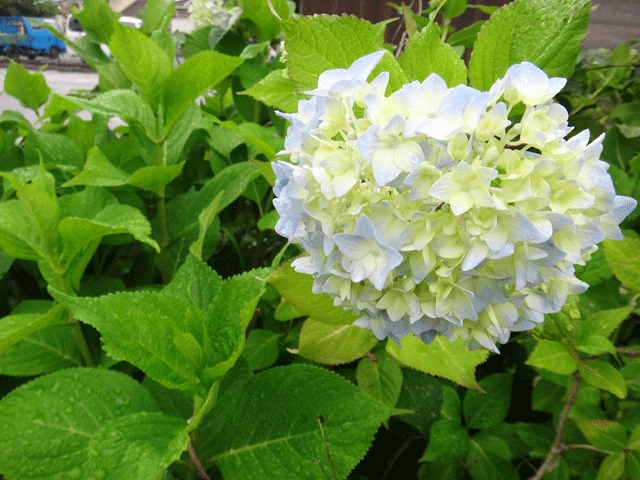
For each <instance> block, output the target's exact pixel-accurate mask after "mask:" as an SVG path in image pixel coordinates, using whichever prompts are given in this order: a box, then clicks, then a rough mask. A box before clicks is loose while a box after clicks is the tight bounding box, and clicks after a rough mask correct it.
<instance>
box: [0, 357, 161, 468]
mask: <svg viewBox="0 0 640 480" xmlns="http://www.w3.org/2000/svg"><path fill="white" fill-rule="evenodd" d="M156 410H157V408H156V406H155V403H154V401H153V399H152V398H151V396H150V395H149V393H148V392H147V391H146V389H145V388H144V387H142V386H141V385H140V384H139V383H138V382H136V381H135V380H133V379H132V378H131V377H128V376H127V375H124V374H122V373H119V372H114V371H110V370H95V369H67V370H61V371H59V372H55V373H52V374H49V375H45V376H43V377H39V378H36V379H35V380H32V381H31V382H29V383H27V384H25V385H22V386H20V387H18V388H16V389H15V390H13V391H12V392H11V393H9V394H8V395H6V396H5V397H4V398H3V399H2V400H0V418H2V422H0V473H2V474H3V475H4V476H5V477H6V478H7V480H18V479H20V480H40V479H42V480H49V479H51V478H66V479H81V478H90V477H91V476H92V474H95V472H92V471H91V469H90V465H89V462H90V455H89V452H90V443H91V440H92V437H93V435H94V434H95V433H96V432H97V431H98V430H99V429H100V427H102V426H104V425H105V424H106V423H108V422H109V421H110V420H112V419H114V418H119V417H123V416H125V415H128V414H132V413H136V412H142V411H148V412H153V411H156ZM131 480H133V479H131Z"/></svg>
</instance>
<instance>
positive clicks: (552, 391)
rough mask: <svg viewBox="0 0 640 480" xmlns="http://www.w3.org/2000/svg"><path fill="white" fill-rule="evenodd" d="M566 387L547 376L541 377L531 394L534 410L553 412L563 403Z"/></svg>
mask: <svg viewBox="0 0 640 480" xmlns="http://www.w3.org/2000/svg"><path fill="white" fill-rule="evenodd" d="M565 390H566V388H565V387H564V386H560V385H557V384H556V383H553V382H552V381H550V380H547V379H546V378H539V379H538V380H537V381H536V382H535V383H534V385H533V394H532V396H531V407H532V408H533V410H539V411H541V412H548V413H553V411H554V410H555V409H556V408H557V407H558V405H560V404H561V403H562V398H563V396H564V392H565Z"/></svg>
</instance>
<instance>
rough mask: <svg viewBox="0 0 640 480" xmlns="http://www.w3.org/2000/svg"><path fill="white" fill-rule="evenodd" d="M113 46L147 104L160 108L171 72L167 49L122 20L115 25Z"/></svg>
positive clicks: (113, 51) (111, 47) (110, 43)
mask: <svg viewBox="0 0 640 480" xmlns="http://www.w3.org/2000/svg"><path fill="white" fill-rule="evenodd" d="M109 49H110V50H111V54H112V55H113V56H114V57H115V59H116V60H117V61H118V63H119V64H120V67H121V68H122V71H123V72H124V73H125V75H126V76H127V78H129V80H131V82H133V84H134V85H135V86H136V88H137V89H138V92H139V93H140V95H141V96H142V99H143V100H144V101H145V103H147V104H148V105H149V106H150V107H152V108H154V109H155V108H157V106H158V100H159V99H160V98H161V96H162V93H163V91H164V84H165V80H166V79H167V77H168V76H169V74H170V73H171V62H170V60H169V57H168V56H167V54H166V53H165V51H164V50H162V48H161V47H160V46H159V45H158V44H157V43H156V42H154V41H153V40H151V39H150V38H149V37H147V36H146V35H145V34H144V33H142V32H140V31H138V30H135V29H133V28H128V27H125V26H123V25H120V24H119V23H116V24H115V26H114V34H113V36H112V37H111V41H110V42H109Z"/></svg>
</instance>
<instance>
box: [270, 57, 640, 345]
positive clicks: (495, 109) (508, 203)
mask: <svg viewBox="0 0 640 480" xmlns="http://www.w3.org/2000/svg"><path fill="white" fill-rule="evenodd" d="M384 55H385V51H378V52H375V53H371V54H369V55H366V56H363V57H362V58H360V59H358V60H356V61H355V62H354V63H353V64H352V65H351V66H350V67H349V68H348V69H335V70H328V71H326V72H324V73H323V74H321V75H320V77H319V79H318V87H317V88H316V89H314V90H311V91H307V92H305V93H307V94H308V95H311V98H310V99H309V100H302V101H300V102H299V104H298V112H297V113H293V114H285V113H281V114H280V115H281V116H282V117H284V118H286V119H287V120H289V121H290V122H291V126H290V128H289V130H288V133H287V138H286V140H285V149H284V150H283V151H282V152H280V155H286V156H288V157H289V161H285V160H281V161H278V162H275V163H273V169H274V172H275V173H276V175H277V180H276V184H275V187H274V193H275V195H276V197H277V198H276V199H275V200H274V206H275V207H276V209H277V211H278V213H279V215H280V219H279V221H278V223H277V225H276V231H277V232H278V233H279V234H280V235H282V236H284V237H286V238H288V239H289V241H290V242H292V243H297V244H300V245H301V246H302V247H303V248H304V250H305V251H306V252H308V253H309V256H304V257H301V258H299V259H298V260H296V261H295V262H294V267H295V268H296V270H297V271H299V272H304V273H307V274H311V275H313V276H314V293H321V292H326V293H328V294H329V295H330V296H331V297H332V298H333V300H334V304H335V305H341V306H343V307H344V308H345V309H352V310H353V311H354V312H355V313H356V314H357V315H361V317H360V318H359V319H358V320H357V321H356V322H355V324H356V325H358V326H360V327H364V328H369V329H371V330H372V331H373V332H374V333H375V335H376V337H377V338H378V339H379V340H382V339H384V338H386V337H387V336H388V337H390V338H391V339H392V340H394V341H395V342H396V343H397V344H398V345H400V342H399V340H400V339H401V338H403V337H404V336H406V335H408V334H409V333H412V334H414V335H415V336H417V337H419V338H420V339H421V340H422V341H424V342H425V343H430V342H431V341H432V340H433V338H434V337H435V336H436V335H438V334H441V335H444V336H446V337H447V338H448V339H449V340H450V341H453V340H455V339H456V338H458V337H462V338H463V339H464V340H465V343H466V345H467V346H468V347H469V348H471V349H476V348H487V349H490V350H493V351H497V347H496V343H505V342H506V341H507V340H508V339H509V336H510V334H511V332H516V331H523V330H529V329H532V328H534V327H535V325H536V324H539V323H541V322H542V321H543V320H544V315H545V314H548V313H555V312H558V311H559V310H560V309H561V308H562V306H563V304H564V303H565V301H566V299H567V297H568V296H569V295H573V294H579V293H582V292H584V291H585V290H586V289H587V288H588V285H587V284H586V283H584V282H582V281H580V280H578V279H577V278H576V277H575V275H574V272H575V265H584V264H585V262H586V261H588V260H589V258H590V255H591V254H592V253H593V252H595V251H596V250H597V248H598V247H597V244H598V243H599V242H601V241H602V240H604V239H605V238H610V239H622V238H623V237H622V234H621V231H620V228H619V227H618V225H619V224H620V222H621V221H622V220H623V219H624V218H625V217H626V216H627V215H628V214H629V213H630V212H631V211H632V210H633V209H634V208H635V206H636V201H635V200H634V199H632V198H629V197H624V196H618V195H616V193H615V190H614V186H613V183H612V181H611V178H610V176H609V174H608V173H607V168H608V164H607V163H605V162H603V161H601V160H600V159H599V157H600V154H601V152H602V141H603V139H604V135H602V136H600V137H598V138H597V139H596V140H595V141H593V142H592V143H589V131H587V130H585V131H583V132H580V133H579V134H577V135H575V136H573V137H572V138H570V139H567V138H566V137H567V134H569V132H571V130H572V127H570V126H569V125H568V123H567V120H568V113H567V111H566V110H565V108H564V107H563V106H561V105H560V104H558V103H556V102H554V101H553V97H554V95H556V94H557V93H558V92H559V91H560V90H561V89H562V87H563V86H564V85H565V83H566V80H565V79H564V78H549V77H548V76H547V75H546V74H545V73H544V72H543V71H542V70H541V69H539V68H538V67H536V66H535V65H533V64H532V63H529V62H523V63H520V64H516V65H512V66H511V67H510V68H509V69H508V70H507V72H506V74H505V76H504V78H502V79H499V80H497V81H496V82H495V83H494V84H493V86H492V87H491V89H490V90H489V91H488V92H482V91H479V90H476V89H474V88H471V87H468V86H466V85H458V86H456V87H453V88H448V87H447V85H446V83H445V81H444V80H443V79H442V78H441V77H439V76H438V75H436V74H432V75H430V76H429V77H428V78H426V79H425V80H424V81H423V82H419V81H413V82H411V83H408V84H405V85H404V86H402V88H401V89H399V90H398V91H396V92H393V93H392V94H390V95H385V91H386V88H387V83H388V80H389V74H388V73H387V72H382V73H381V74H379V75H378V76H376V77H375V78H374V79H373V80H371V81H370V82H369V81H367V80H368V77H369V76H370V74H371V72H372V71H373V70H374V68H375V67H376V65H377V64H378V62H379V61H380V60H381V59H382V57H383V56H384Z"/></svg>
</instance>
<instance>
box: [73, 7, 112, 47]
mask: <svg viewBox="0 0 640 480" xmlns="http://www.w3.org/2000/svg"><path fill="white" fill-rule="evenodd" d="M83 7H84V8H83V10H76V9H75V8H74V11H73V15H74V17H75V18H77V19H78V20H80V22H81V23H82V29H83V30H84V31H85V32H87V35H88V36H89V37H91V38H92V39H93V40H94V41H96V42H98V43H107V42H108V41H109V39H110V38H111V35H112V34H113V31H114V26H115V25H116V19H117V18H118V17H119V16H120V15H118V14H117V13H115V12H114V11H113V10H112V9H111V8H110V7H109V4H108V3H107V2H105V1H104V0H85V1H84V2H83Z"/></svg>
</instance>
